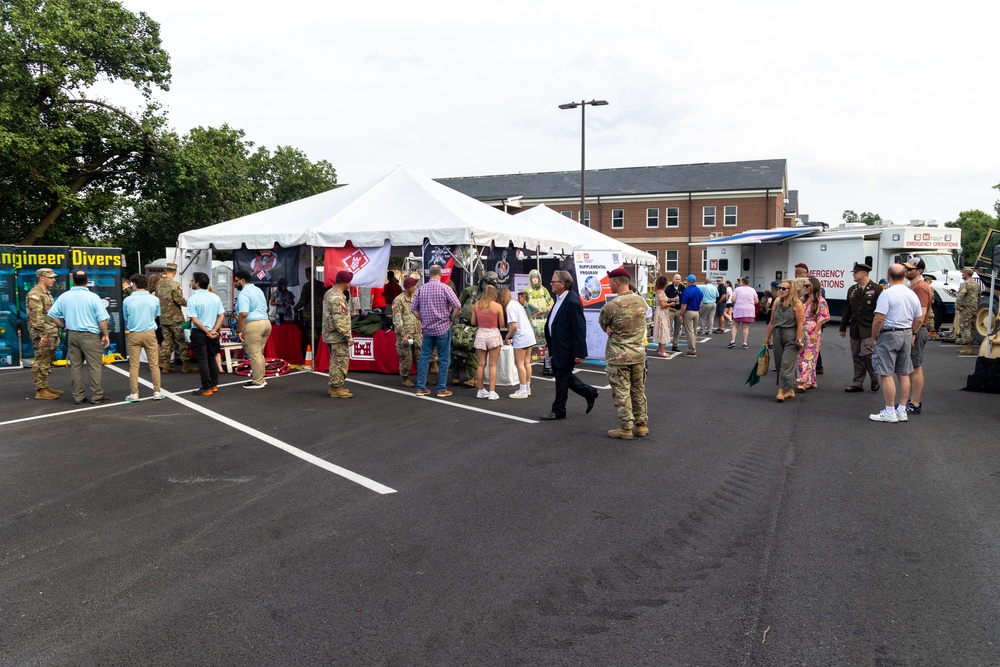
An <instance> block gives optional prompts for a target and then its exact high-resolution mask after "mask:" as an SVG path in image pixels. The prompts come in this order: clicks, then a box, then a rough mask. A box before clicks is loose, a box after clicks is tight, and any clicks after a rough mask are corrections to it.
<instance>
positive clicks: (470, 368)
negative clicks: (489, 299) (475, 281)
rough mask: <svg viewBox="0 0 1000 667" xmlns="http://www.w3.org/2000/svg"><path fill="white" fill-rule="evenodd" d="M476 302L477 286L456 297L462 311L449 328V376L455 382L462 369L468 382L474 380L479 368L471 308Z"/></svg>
mask: <svg viewBox="0 0 1000 667" xmlns="http://www.w3.org/2000/svg"><path fill="white" fill-rule="evenodd" d="M478 301H479V287H478V286H477V285H469V286H468V287H466V288H465V289H464V290H462V293H461V294H459V295H458V302H459V303H461V304H462V310H460V311H459V313H458V319H457V320H455V323H454V324H453V325H452V326H451V374H452V377H454V378H455V379H456V380H458V379H460V377H461V370H462V368H465V374H466V376H467V377H468V378H469V379H470V380H472V379H475V377H476V369H477V368H479V355H477V354H476V348H475V345H474V344H475V342H476V332H477V331H479V327H474V326H472V308H473V307H474V306H475V305H476V303H477V302H478Z"/></svg>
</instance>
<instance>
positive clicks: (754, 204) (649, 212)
mask: <svg viewBox="0 0 1000 667" xmlns="http://www.w3.org/2000/svg"><path fill="white" fill-rule="evenodd" d="M786 172H787V166H786V163H785V160H751V161H745V162H718V163H703V164H683V165H667V166H660V167H625V168H621V169H594V170H587V173H586V180H585V184H586V190H587V195H586V207H585V213H584V219H583V223H584V224H586V225H588V226H590V227H592V228H593V229H596V230H597V231H599V232H602V233H604V234H607V235H608V236H611V237H613V238H616V239H618V240H620V241H622V242H624V243H628V244H629V245H633V246H635V247H637V248H641V249H642V250H646V251H647V252H650V253H653V254H654V255H656V256H657V258H658V259H659V262H660V270H661V271H662V272H664V273H668V274H673V273H680V274H682V275H687V274H688V273H694V274H696V275H698V277H699V279H701V278H703V277H704V275H705V268H706V267H705V266H704V263H703V259H702V256H703V252H704V251H703V250H702V249H700V248H692V247H690V246H689V245H688V244H689V243H691V242H693V241H704V240H707V239H709V238H712V237H713V236H720V235H725V236H731V235H733V234H738V233H740V232H745V231H748V230H751V229H773V228H775V227H791V226H792V225H794V224H795V220H796V215H797V201H796V200H797V196H796V195H797V193H796V192H795V191H794V190H792V191H790V190H788V176H787V173H786ZM437 181H438V182H439V183H442V184H444V185H446V186H448V187H449V188H452V189H454V190H458V191H459V192H461V193H463V194H466V195H468V196H470V197H473V198H475V199H478V200H480V201H482V202H485V203H487V204H490V205H492V206H496V207H499V208H504V209H505V210H507V211H508V212H510V213H517V212H520V211H521V210H523V209H526V208H531V207H533V206H538V205H539V204H545V205H546V206H548V207H549V208H551V209H554V210H556V211H558V212H560V213H562V214H563V215H566V216H567V217H571V218H573V219H574V220H579V219H580V172H579V171H575V172H574V171H560V172H547V173H536V174H506V175H499V176H467V177H459V178H439V179H437Z"/></svg>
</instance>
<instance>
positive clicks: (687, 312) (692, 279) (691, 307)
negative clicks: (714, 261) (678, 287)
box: [680, 273, 705, 357]
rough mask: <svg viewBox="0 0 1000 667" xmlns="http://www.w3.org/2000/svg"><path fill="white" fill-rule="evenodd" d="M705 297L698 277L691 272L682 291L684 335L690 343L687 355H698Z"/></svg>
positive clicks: (681, 314)
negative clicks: (701, 313) (702, 307)
mask: <svg viewBox="0 0 1000 667" xmlns="http://www.w3.org/2000/svg"><path fill="white" fill-rule="evenodd" d="M704 299H705V295H704V294H703V293H702V291H701V288H699V287H698V278H697V277H696V276H695V275H694V274H693V273H692V274H690V275H689V276H688V277H687V287H685V288H684V292H682V293H681V312H680V316H681V318H683V319H682V321H683V322H684V335H685V337H686V338H687V343H688V349H687V352H685V353H684V356H685V357H697V356H698V335H697V334H698V320H699V317H700V312H701V304H702V301H703V300H704Z"/></svg>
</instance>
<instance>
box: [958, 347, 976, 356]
mask: <svg viewBox="0 0 1000 667" xmlns="http://www.w3.org/2000/svg"><path fill="white" fill-rule="evenodd" d="M958 353H959V354H961V355H973V354H975V353H974V352H973V351H972V346H971V345H966V346H965V347H963V348H962V349H960V350H959V351H958Z"/></svg>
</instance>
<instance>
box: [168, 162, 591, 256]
mask: <svg viewBox="0 0 1000 667" xmlns="http://www.w3.org/2000/svg"><path fill="white" fill-rule="evenodd" d="M425 238H426V239H429V240H430V242H431V243H432V244H434V245H476V246H482V245H488V244H489V243H490V242H493V243H495V244H496V245H497V246H506V245H508V244H509V243H513V244H514V246H515V247H518V248H526V249H528V250H532V251H535V250H537V251H540V252H543V253H545V252H553V253H557V254H570V253H572V252H573V250H574V249H575V248H576V247H577V246H576V244H575V242H574V240H573V239H571V238H567V237H566V236H565V235H563V234H562V233H560V232H555V231H553V232H549V231H547V230H544V229H535V228H533V226H532V225H529V224H528V223H526V222H523V221H521V220H517V219H515V218H514V217H513V216H510V215H507V214H506V213H503V212H501V211H498V210H496V209H494V208H492V207H491V206H488V205H486V204H484V203H482V202H480V201H477V200H475V199H473V198H471V197H468V196H466V195H464V194H462V193H460V192H457V191H455V190H452V189H451V188H449V187H446V186H444V185H441V184H440V183H438V182H437V181H434V180H431V179H429V178H426V177H423V176H420V175H417V174H414V173H413V172H411V171H409V170H407V169H406V168H404V167H396V168H395V169H393V170H392V171H391V172H389V173H388V174H386V175H385V176H382V177H381V178H378V179H375V180H374V181H372V182H369V183H363V184H352V185H345V186H344V187H341V188H336V189H334V190H329V191H327V192H323V193H320V194H318V195H313V196H311V197H306V198H305V199H300V200H298V201H294V202H291V203H289V204H284V205H282V206H276V207H274V208H271V209H268V210H266V211H260V212H258V213H254V214H252V215H247V216H243V217H242V218H236V219H234V220H229V221H227V222H221V223H219V224H216V225H212V226H210V227H204V228H202V229H195V230H191V231H188V232H184V233H182V234H181V235H180V237H179V239H178V245H179V246H180V247H181V248H187V249H191V250H200V249H206V248H209V247H214V248H216V249H218V250H233V249H237V248H239V247H240V246H242V245H243V244H246V246H247V247H248V248H270V247H272V246H274V244H276V243H277V244H279V245H281V246H283V247H286V248H288V247H293V246H298V245H309V246H313V247H319V248H341V247H343V246H344V245H345V244H347V242H351V243H352V244H354V246H355V247H359V248H362V247H365V248H372V247H381V246H383V245H384V244H385V242H386V241H389V242H390V243H391V244H392V246H393V247H394V248H400V247H416V248H419V247H421V246H422V245H423V243H424V239H425Z"/></svg>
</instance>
